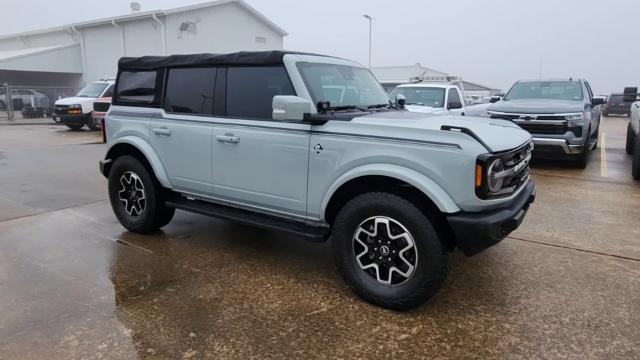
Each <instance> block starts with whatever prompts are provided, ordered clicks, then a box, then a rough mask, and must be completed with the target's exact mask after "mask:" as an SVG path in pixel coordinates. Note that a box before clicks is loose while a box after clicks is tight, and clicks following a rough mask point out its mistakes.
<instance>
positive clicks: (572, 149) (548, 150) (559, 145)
mask: <svg viewBox="0 0 640 360" xmlns="http://www.w3.org/2000/svg"><path fill="white" fill-rule="evenodd" d="M533 144H534V146H535V147H534V153H536V154H539V155H562V154H564V155H577V154H580V153H582V151H583V150H584V146H583V145H574V144H571V143H569V141H567V140H566V139H557V138H544V137H535V136H534V138H533Z"/></svg>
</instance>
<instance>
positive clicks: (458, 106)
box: [447, 101, 462, 110]
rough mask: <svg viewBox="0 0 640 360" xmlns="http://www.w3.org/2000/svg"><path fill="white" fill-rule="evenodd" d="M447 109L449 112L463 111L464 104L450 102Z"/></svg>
mask: <svg viewBox="0 0 640 360" xmlns="http://www.w3.org/2000/svg"><path fill="white" fill-rule="evenodd" d="M447 107H448V108H449V110H455V109H462V103H461V102H460V101H450V102H449V104H448V106H447Z"/></svg>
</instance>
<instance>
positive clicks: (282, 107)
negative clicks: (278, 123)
mask: <svg viewBox="0 0 640 360" xmlns="http://www.w3.org/2000/svg"><path fill="white" fill-rule="evenodd" d="M312 108H313V106H312V105H311V102H310V101H309V100H307V99H305V98H301V97H299V96H292V95H276V96H274V97H273V112H272V118H273V120H295V121H302V120H304V114H309V113H311V109H312Z"/></svg>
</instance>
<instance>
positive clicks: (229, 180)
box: [212, 67, 311, 216]
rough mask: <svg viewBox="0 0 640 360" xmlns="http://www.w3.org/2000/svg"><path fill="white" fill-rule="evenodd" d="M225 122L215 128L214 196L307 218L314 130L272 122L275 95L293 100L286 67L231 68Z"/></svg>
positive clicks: (221, 121) (296, 124)
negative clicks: (310, 158) (309, 168)
mask: <svg viewBox="0 0 640 360" xmlns="http://www.w3.org/2000/svg"><path fill="white" fill-rule="evenodd" d="M226 82H227V84H226V90H227V91H226V98H225V101H226V106H225V114H226V117H224V118H218V119H216V121H217V122H218V124H216V126H215V127H214V129H213V139H212V143H213V145H212V147H213V170H214V171H213V184H214V192H215V194H216V197H217V198H219V199H222V200H225V201H228V202H231V203H235V204H238V205H243V206H249V207H252V208H256V209H262V210H264V211H267V212H276V213H280V214H283V215H284V214H289V215H298V216H304V215H306V199H307V170H308V162H309V139H310V131H311V125H309V124H303V123H299V122H282V121H273V120H272V119H271V118H272V101H273V97H274V96H276V95H295V92H294V90H293V88H292V86H291V82H290V81H289V77H288V76H287V73H286V71H285V69H284V68H283V67H231V68H228V70H227V76H226Z"/></svg>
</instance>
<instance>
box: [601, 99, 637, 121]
mask: <svg viewBox="0 0 640 360" xmlns="http://www.w3.org/2000/svg"><path fill="white" fill-rule="evenodd" d="M602 114H603V115H604V116H609V115H611V114H616V115H625V116H630V115H631V103H628V102H625V101H624V99H623V94H620V93H617V94H611V95H610V96H609V100H607V103H606V105H604V106H603V108H602Z"/></svg>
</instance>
